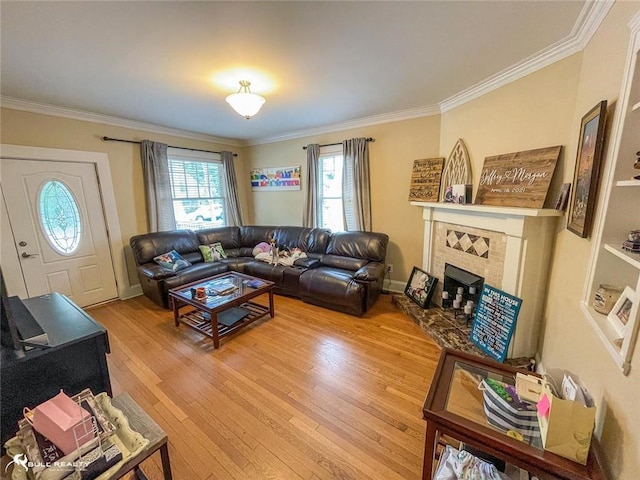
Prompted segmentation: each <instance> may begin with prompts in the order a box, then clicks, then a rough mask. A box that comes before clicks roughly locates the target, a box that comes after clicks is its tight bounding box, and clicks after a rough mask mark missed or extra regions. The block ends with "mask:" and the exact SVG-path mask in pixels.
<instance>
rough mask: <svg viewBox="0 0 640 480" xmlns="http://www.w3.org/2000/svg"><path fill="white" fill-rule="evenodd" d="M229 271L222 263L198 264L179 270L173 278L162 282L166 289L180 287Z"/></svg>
mask: <svg viewBox="0 0 640 480" xmlns="http://www.w3.org/2000/svg"><path fill="white" fill-rule="evenodd" d="M228 270H229V266H228V265H227V264H226V263H223V262H213V263H204V262H201V263H198V264H196V265H192V266H190V267H189V268H185V269H184V270H180V271H179V272H177V273H176V274H175V275H174V276H173V277H170V278H166V279H165V280H164V282H165V285H166V289H167V290H169V289H171V288H176V287H180V286H182V285H184V284H186V283H191V282H195V281H197V280H202V279H203V278H207V277H213V276H214V275H218V274H220V273H224V272H226V271H228Z"/></svg>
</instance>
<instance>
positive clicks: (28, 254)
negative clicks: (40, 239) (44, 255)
mask: <svg viewBox="0 0 640 480" xmlns="http://www.w3.org/2000/svg"><path fill="white" fill-rule="evenodd" d="M20 256H21V257H22V258H31V257H37V256H38V254H37V253H27V252H22V254H21V255H20Z"/></svg>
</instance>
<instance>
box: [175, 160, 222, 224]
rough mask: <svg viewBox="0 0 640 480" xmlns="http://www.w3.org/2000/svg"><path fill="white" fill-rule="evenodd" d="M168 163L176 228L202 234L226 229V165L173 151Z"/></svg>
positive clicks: (218, 161)
mask: <svg viewBox="0 0 640 480" xmlns="http://www.w3.org/2000/svg"><path fill="white" fill-rule="evenodd" d="M212 157H213V155H212ZM168 162H169V178H170V181H171V198H172V201H173V213H174V216H175V219H176V228H188V229H192V230H199V229H203V228H210V227H218V226H222V225H225V224H226V192H225V187H224V171H223V166H222V162H221V161H220V160H219V159H214V158H203V157H192V156H191V155H186V156H185V155H184V154H181V155H175V154H172V152H171V151H169V152H168Z"/></svg>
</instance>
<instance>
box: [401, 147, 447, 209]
mask: <svg viewBox="0 0 640 480" xmlns="http://www.w3.org/2000/svg"><path fill="white" fill-rule="evenodd" d="M443 165H444V158H424V159H420V160H414V161H413V168H412V170H411V185H410V186H409V201H410V202H437V201H438V195H439V194H440V177H441V176H442V167H443Z"/></svg>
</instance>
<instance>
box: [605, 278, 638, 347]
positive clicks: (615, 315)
mask: <svg viewBox="0 0 640 480" xmlns="http://www.w3.org/2000/svg"><path fill="white" fill-rule="evenodd" d="M633 298H634V291H633V289H632V288H631V287H625V289H624V291H623V292H622V295H620V298H618V301H617V302H616V304H615V305H614V306H613V308H612V309H611V312H609V315H607V319H608V320H609V322H611V325H612V326H613V328H614V329H615V331H616V332H617V333H618V335H620V337H621V338H622V337H624V336H625V330H626V329H627V325H629V320H630V316H631V311H632V310H633Z"/></svg>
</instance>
